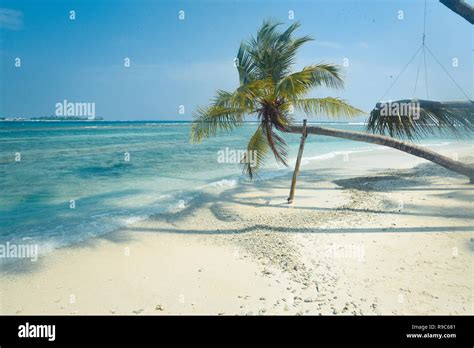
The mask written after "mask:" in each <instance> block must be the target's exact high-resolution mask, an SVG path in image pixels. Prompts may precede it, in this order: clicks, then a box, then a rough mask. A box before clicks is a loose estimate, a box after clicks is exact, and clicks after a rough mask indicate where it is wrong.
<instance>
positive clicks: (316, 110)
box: [191, 21, 474, 182]
mask: <svg viewBox="0 0 474 348" xmlns="http://www.w3.org/2000/svg"><path fill="white" fill-rule="evenodd" d="M280 25H281V24H280V23H273V22H271V21H264V23H263V25H262V27H261V28H260V29H259V30H258V32H257V35H256V37H254V38H251V39H250V40H249V41H248V42H243V43H242V44H241V45H240V48H239V51H238V53H237V59H236V67H237V70H238V73H239V80H240V86H239V87H238V88H237V89H236V90H235V91H233V92H228V91H223V90H219V91H217V95H216V96H215V98H214V100H213V101H212V104H211V105H209V106H207V107H199V108H198V109H197V111H196V113H195V120H194V121H193V124H192V128H191V138H192V140H193V141H194V142H201V141H202V140H203V139H204V138H207V137H209V136H213V135H215V134H216V133H217V132H218V131H229V130H232V129H234V128H236V127H238V126H240V125H242V124H243V122H244V119H245V117H247V116H250V115H254V116H256V117H257V119H258V121H259V125H258V127H257V130H256V131H255V133H254V134H253V135H252V137H251V138H250V140H249V142H248V145H247V150H248V151H252V153H255V154H256V161H255V162H253V163H251V162H250V161H248V159H247V158H246V156H244V157H243V158H242V160H241V162H242V164H243V170H244V172H245V173H247V174H248V175H249V176H250V177H253V175H254V174H255V172H256V170H257V169H258V168H259V167H260V166H261V164H262V163H263V160H264V158H265V156H266V155H267V154H268V152H269V151H271V152H272V153H273V156H274V157H275V159H276V160H277V162H279V163H282V164H283V165H287V144H286V142H285V140H284V138H283V136H282V133H285V132H287V133H299V134H301V133H302V130H303V129H302V127H301V126H295V125H294V124H293V121H294V120H293V117H292V114H293V112H294V111H295V110H299V111H301V112H303V113H305V114H306V115H308V116H317V115H326V116H332V117H337V116H345V117H350V116H355V115H360V114H363V111H361V110H359V109H357V108H356V107H354V106H351V105H349V104H348V103H346V102H345V101H344V100H342V99H339V98H333V97H324V98H307V97H306V95H307V94H308V93H309V92H310V91H311V90H312V89H313V88H315V87H320V86H325V87H329V88H334V89H339V88H343V86H344V82H343V79H342V76H341V73H340V68H339V67H338V66H336V65H333V64H327V63H320V64H315V65H310V66H307V67H305V68H304V69H303V70H301V71H298V72H292V69H291V68H292V66H293V64H294V60H295V57H296V53H297V51H298V49H299V48H300V47H301V46H302V45H303V44H305V43H307V42H308V41H311V40H312V39H311V38H310V37H308V36H303V37H298V38H294V37H293V34H294V32H295V30H296V29H297V28H299V26H300V25H299V23H295V24H292V25H290V26H289V27H288V28H287V29H286V30H284V31H280V30H279V28H280ZM424 114H429V115H430V117H435V118H436V117H437V115H438V114H439V113H430V112H428V113H426V112H425V113H424ZM468 116H469V115H468ZM372 117H377V115H374V114H373V115H372ZM471 117H472V114H471ZM398 119H401V118H398ZM455 119H456V118H454V120H455ZM390 122H391V123H392V124H396V123H397V118H395V117H392V119H391V120H390ZM413 122H414V121H413ZM376 124H377V122H375V121H373V122H372V125H376ZM438 126H439V127H445V126H446V122H440V123H438ZM403 127H404V128H406V127H407V125H406V123H403ZM399 128H400V127H399ZM445 128H447V129H448V130H450V129H451V130H453V129H454V130H456V131H457V128H456V127H455V126H452V127H445ZM381 129H385V128H384V127H382V128H381V127H372V128H371V127H369V128H368V130H369V131H373V132H380V130H381ZM423 129H425V128H423ZM413 131H414V132H417V131H418V128H417V127H416V125H415V124H413ZM307 133H308V134H320V135H326V136H333V137H339V138H344V139H351V140H356V141H363V142H369V143H375V144H379V145H384V146H389V147H392V148H395V149H398V150H401V151H404V152H407V153H409V154H412V155H415V156H418V157H422V158H425V159H427V160H430V161H432V162H434V163H437V164H439V165H441V166H443V167H445V168H448V169H451V170H454V171H456V172H458V173H461V174H463V175H467V176H468V177H469V178H470V179H471V182H473V181H474V168H472V167H470V166H468V165H466V164H463V163H461V162H458V161H455V160H452V159H451V158H448V157H446V156H442V155H440V154H437V153H435V152H433V151H431V150H429V149H425V148H423V147H420V146H416V145H414V144H413V143H408V142H403V141H400V140H397V139H394V138H392V137H388V136H384V135H379V134H377V135H376V134H369V133H366V132H352V131H343V130H337V129H331V128H325V127H319V126H308V127H307ZM248 153H249V152H248Z"/></svg>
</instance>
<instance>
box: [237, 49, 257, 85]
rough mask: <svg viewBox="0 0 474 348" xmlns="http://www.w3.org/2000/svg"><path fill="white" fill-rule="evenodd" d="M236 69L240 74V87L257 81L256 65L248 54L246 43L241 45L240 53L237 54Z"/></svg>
mask: <svg viewBox="0 0 474 348" xmlns="http://www.w3.org/2000/svg"><path fill="white" fill-rule="evenodd" d="M236 58H237V61H236V68H237V71H238V72H239V81H240V85H241V86H242V85H245V84H246V83H249V82H252V81H255V80H256V76H255V64H254V63H253V60H252V59H251V56H250V55H249V53H248V48H247V45H246V44H245V43H241V44H240V47H239V51H238V52H237V57H236Z"/></svg>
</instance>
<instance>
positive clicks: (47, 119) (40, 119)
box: [0, 116, 104, 121]
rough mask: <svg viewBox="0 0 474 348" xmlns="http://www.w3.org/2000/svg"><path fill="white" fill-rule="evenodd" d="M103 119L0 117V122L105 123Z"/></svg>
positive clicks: (83, 117) (81, 117)
mask: <svg viewBox="0 0 474 348" xmlns="http://www.w3.org/2000/svg"><path fill="white" fill-rule="evenodd" d="M103 120H104V119H103V117H86V116H40V117H30V118H25V117H0V121H103Z"/></svg>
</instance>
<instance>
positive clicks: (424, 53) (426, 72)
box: [423, 43, 430, 99]
mask: <svg viewBox="0 0 474 348" xmlns="http://www.w3.org/2000/svg"><path fill="white" fill-rule="evenodd" d="M426 47H427V46H426V45H425V43H423V60H424V61H425V63H424V64H425V87H426V99H430V96H429V93H428V69H426V50H425V48H426Z"/></svg>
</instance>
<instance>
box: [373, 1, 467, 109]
mask: <svg viewBox="0 0 474 348" xmlns="http://www.w3.org/2000/svg"><path fill="white" fill-rule="evenodd" d="M425 39H426V0H425V6H424V14H423V36H422V40H421V45H420V47H418V49H417V50H416V52H415V54H414V55H413V56H412V57H411V58H410V60H409V61H408V63H407V64H406V65H405V66H404V67H403V69H402V71H401V72H400V73H399V74H398V75H397V77H396V78H395V80H394V81H393V82H392V84H391V85H390V87H388V89H387V91H386V92H385V93H384V95H383V96H382V98H380V100H381V101H382V100H383V98H385V96H386V95H387V94H388V93H389V92H390V91H391V90H392V87H393V86H394V85H395V84H396V83H397V81H398V79H399V78H400V76H402V75H403V73H404V72H405V70H406V68H407V67H408V66H409V65H410V63H411V62H412V61H413V59H415V57H416V56H417V54H418V52H420V50H422V51H423V65H424V70H425V84H426V97H427V99H429V91H428V69H427V67H426V51H427V50H428V53H429V54H431V56H432V57H433V58H434V59H435V61H436V62H437V63H438V64H439V66H440V67H441V68H442V69H443V71H444V72H445V73H446V75H448V76H449V78H450V79H451V81H453V82H454V84H455V85H456V87H457V88H458V89H459V90H460V91H461V93H462V94H464V96H465V97H466V98H467V100H470V101H472V100H471V98H470V97H469V96H468V95H467V93H466V92H465V91H464V90H463V89H462V87H461V86H460V85H459V84H458V83H457V82H456V80H455V79H454V78H453V77H452V76H451V74H450V73H449V72H448V71H447V70H446V68H445V67H444V66H443V64H441V62H440V61H439V60H438V58H436V56H435V55H434V53H433V52H432V51H431V50H430V48H429V47H428V46H427V45H426V43H425ZM420 66H421V58H420V62H419V64H418V70H417V72H416V79H415V88H414V90H413V95H415V93H416V87H417V85H418V78H419V75H420Z"/></svg>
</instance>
